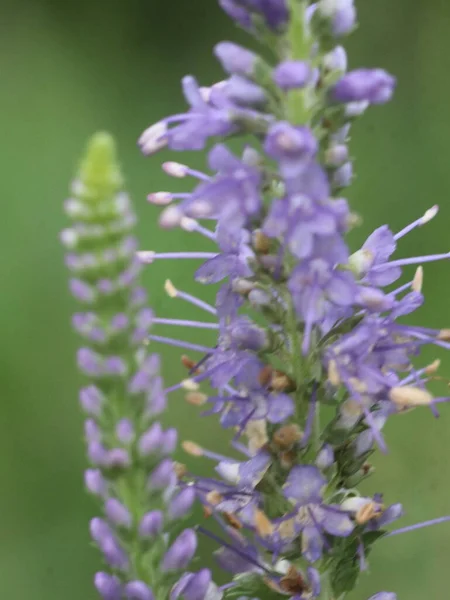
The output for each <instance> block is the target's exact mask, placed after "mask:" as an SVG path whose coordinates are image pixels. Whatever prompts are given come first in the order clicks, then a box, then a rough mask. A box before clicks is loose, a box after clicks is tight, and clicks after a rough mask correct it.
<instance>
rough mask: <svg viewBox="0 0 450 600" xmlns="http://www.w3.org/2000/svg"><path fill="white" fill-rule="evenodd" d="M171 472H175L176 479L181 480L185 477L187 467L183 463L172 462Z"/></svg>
mask: <svg viewBox="0 0 450 600" xmlns="http://www.w3.org/2000/svg"><path fill="white" fill-rule="evenodd" d="M173 470H174V471H175V475H176V476H177V478H178V479H183V477H186V475H187V467H186V465H184V464H183V463H180V462H174V463H173Z"/></svg>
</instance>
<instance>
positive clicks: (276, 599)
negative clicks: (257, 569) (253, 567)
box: [224, 573, 286, 600]
mask: <svg viewBox="0 0 450 600" xmlns="http://www.w3.org/2000/svg"><path fill="white" fill-rule="evenodd" d="M234 583H235V584H236V585H235V586H233V587H232V588H230V589H228V590H225V595H224V600H234V599H235V598H240V597H241V596H248V597H249V598H255V597H256V598H264V600H281V599H283V598H284V599H285V598H286V596H284V595H283V594H279V593H278V592H276V591H275V590H272V589H271V588H269V587H268V586H267V584H266V583H265V581H264V579H263V578H262V576H261V575H258V574H256V573H246V574H244V575H239V576H238V577H236V578H235V580H234Z"/></svg>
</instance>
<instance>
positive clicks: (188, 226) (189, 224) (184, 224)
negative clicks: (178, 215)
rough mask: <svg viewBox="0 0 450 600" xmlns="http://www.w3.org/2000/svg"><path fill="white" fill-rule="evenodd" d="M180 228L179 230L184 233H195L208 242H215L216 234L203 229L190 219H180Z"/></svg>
mask: <svg viewBox="0 0 450 600" xmlns="http://www.w3.org/2000/svg"><path fill="white" fill-rule="evenodd" d="M180 227H181V229H184V231H196V232H197V233H200V234H201V235H203V236H204V237H206V238H208V239H210V240H213V241H215V240H216V234H215V233H214V232H213V231H210V230H209V229H207V228H206V227H203V225H200V223H199V222H198V221H196V220H195V219H191V218H190V217H182V219H181V221H180Z"/></svg>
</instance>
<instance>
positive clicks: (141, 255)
mask: <svg viewBox="0 0 450 600" xmlns="http://www.w3.org/2000/svg"><path fill="white" fill-rule="evenodd" d="M136 254H137V257H138V259H139V260H140V261H141V262H142V263H145V264H151V263H152V262H153V261H155V260H172V259H174V260H186V259H199V260H208V259H210V258H215V257H216V256H217V253H216V252H159V253H156V252H154V251H153V250H142V251H140V252H137V253H136Z"/></svg>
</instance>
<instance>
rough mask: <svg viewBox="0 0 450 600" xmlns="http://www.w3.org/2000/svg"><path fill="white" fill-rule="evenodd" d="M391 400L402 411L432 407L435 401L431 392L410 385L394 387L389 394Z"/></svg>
mask: <svg viewBox="0 0 450 600" xmlns="http://www.w3.org/2000/svg"><path fill="white" fill-rule="evenodd" d="M389 398H390V399H391V400H392V402H393V403H394V404H395V405H396V406H397V407H398V408H400V409H404V408H415V407H417V406H430V404H431V403H432V401H433V396H432V395H431V394H430V393H429V392H427V391H426V390H422V389H420V388H417V387H413V386H410V385H405V386H399V387H393V388H392V389H391V391H390V392H389Z"/></svg>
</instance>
